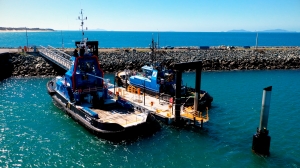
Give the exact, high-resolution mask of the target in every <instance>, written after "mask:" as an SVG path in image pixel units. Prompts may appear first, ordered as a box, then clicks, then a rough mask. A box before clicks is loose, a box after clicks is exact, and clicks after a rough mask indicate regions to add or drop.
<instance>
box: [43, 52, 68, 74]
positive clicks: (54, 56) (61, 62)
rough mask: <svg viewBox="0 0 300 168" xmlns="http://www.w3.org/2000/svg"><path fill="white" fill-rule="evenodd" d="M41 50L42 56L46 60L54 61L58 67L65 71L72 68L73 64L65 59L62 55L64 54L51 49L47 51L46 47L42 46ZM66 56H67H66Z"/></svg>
mask: <svg viewBox="0 0 300 168" xmlns="http://www.w3.org/2000/svg"><path fill="white" fill-rule="evenodd" d="M40 47H41V49H39V52H40V54H41V55H42V56H44V57H45V58H47V59H49V60H50V61H52V62H53V63H55V64H57V65H58V66H60V67H62V68H63V69H65V70H69V69H70V68H71V65H72V62H71V61H70V60H68V59H66V58H64V57H63V56H62V55H60V54H64V53H56V51H58V50H55V51H53V50H51V49H47V48H46V47H43V46H40ZM64 55H66V54H64Z"/></svg>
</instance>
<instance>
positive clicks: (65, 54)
mask: <svg viewBox="0 0 300 168" xmlns="http://www.w3.org/2000/svg"><path fill="white" fill-rule="evenodd" d="M48 48H51V49H53V50H55V52H59V53H61V54H63V55H64V56H67V57H68V58H67V59H70V58H71V56H70V55H69V54H67V53H64V52H62V51H60V50H57V49H56V48H54V47H52V46H50V45H48Z"/></svg>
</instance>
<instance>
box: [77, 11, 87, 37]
mask: <svg viewBox="0 0 300 168" xmlns="http://www.w3.org/2000/svg"><path fill="white" fill-rule="evenodd" d="M80 14H81V18H80V16H78V20H81V25H80V26H81V32H82V41H83V40H84V32H83V24H84V22H83V21H84V20H87V17H85V18H83V13H82V9H81V12H80ZM86 29H87V28H86Z"/></svg>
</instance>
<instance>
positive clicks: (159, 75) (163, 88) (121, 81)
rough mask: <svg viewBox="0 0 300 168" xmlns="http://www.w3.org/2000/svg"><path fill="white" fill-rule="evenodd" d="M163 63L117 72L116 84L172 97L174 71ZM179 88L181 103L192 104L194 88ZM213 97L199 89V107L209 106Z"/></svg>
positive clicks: (156, 95)
mask: <svg viewBox="0 0 300 168" xmlns="http://www.w3.org/2000/svg"><path fill="white" fill-rule="evenodd" d="M150 49H151V51H152V52H151V53H152V60H153V59H154V57H155V56H153V55H154V54H155V49H156V45H155V43H154V40H153V39H152V45H151V48H150ZM162 65H163V63H160V64H159V63H157V62H156V63H155V64H154V65H144V66H143V67H142V71H141V72H136V71H130V70H124V71H120V72H117V73H116V75H115V80H116V81H117V85H118V86H123V87H125V88H128V87H135V88H141V89H142V90H145V92H146V93H147V94H149V95H152V96H155V97H161V96H168V97H174V95H175V91H176V73H175V71H174V70H172V69H168V68H165V67H164V66H162ZM180 89H181V96H183V97H182V99H181V100H182V103H183V104H184V105H185V106H192V105H193V103H194V94H195V89H194V88H191V87H187V86H183V85H182V87H181V88H180ZM212 101H213V97H212V96H211V95H210V94H209V93H208V92H206V91H204V90H200V97H199V101H198V106H199V108H200V109H206V108H210V107H211V103H212Z"/></svg>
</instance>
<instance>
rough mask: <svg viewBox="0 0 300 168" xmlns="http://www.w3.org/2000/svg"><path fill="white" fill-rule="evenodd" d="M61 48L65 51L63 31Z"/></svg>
mask: <svg viewBox="0 0 300 168" xmlns="http://www.w3.org/2000/svg"><path fill="white" fill-rule="evenodd" d="M60 33H61V48H62V49H64V38H63V35H62V30H61V32H60Z"/></svg>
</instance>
